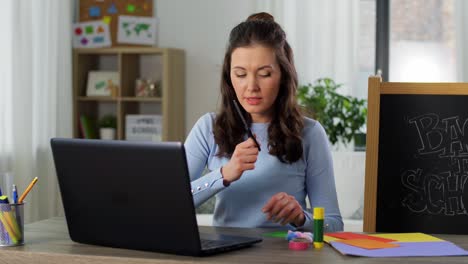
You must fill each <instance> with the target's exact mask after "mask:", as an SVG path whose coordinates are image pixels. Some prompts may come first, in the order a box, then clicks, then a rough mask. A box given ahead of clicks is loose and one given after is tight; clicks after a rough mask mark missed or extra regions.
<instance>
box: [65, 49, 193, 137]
mask: <svg viewBox="0 0 468 264" xmlns="http://www.w3.org/2000/svg"><path fill="white" fill-rule="evenodd" d="M89 71H115V72H118V74H119V81H120V85H119V89H118V93H117V96H115V97H111V96H104V97H103V96H92V97H91V96H86V85H87V80H88V72H89ZM139 78H145V79H146V78H151V79H153V80H156V81H159V82H160V85H161V93H162V94H161V97H136V96H135V82H136V80H137V79H139ZM82 114H85V115H87V116H88V117H90V118H91V119H92V120H94V121H95V122H97V121H98V120H99V118H101V117H102V116H104V115H107V114H113V115H114V116H115V117H116V118H117V139H119V140H123V139H125V116H126V115H128V114H145V115H146V114H157V115H161V116H162V119H163V121H162V136H161V138H162V140H163V141H184V140H185V55H184V51H183V50H180V49H172V48H153V47H115V48H99V49H74V51H73V136H74V137H75V138H78V137H80V136H81V133H80V124H79V122H80V116H81V115H82Z"/></svg>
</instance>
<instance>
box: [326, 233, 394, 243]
mask: <svg viewBox="0 0 468 264" xmlns="http://www.w3.org/2000/svg"><path fill="white" fill-rule="evenodd" d="M325 235H327V236H331V237H336V238H339V239H346V240H348V239H369V240H375V241H380V242H396V240H393V239H390V238H385V237H374V236H369V235H364V234H356V233H352V232H336V233H325Z"/></svg>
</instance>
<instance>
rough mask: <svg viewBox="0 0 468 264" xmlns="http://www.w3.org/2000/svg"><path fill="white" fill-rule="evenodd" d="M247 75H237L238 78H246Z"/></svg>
mask: <svg viewBox="0 0 468 264" xmlns="http://www.w3.org/2000/svg"><path fill="white" fill-rule="evenodd" d="M246 75H247V74H236V77H237V78H244V77H245V76H246Z"/></svg>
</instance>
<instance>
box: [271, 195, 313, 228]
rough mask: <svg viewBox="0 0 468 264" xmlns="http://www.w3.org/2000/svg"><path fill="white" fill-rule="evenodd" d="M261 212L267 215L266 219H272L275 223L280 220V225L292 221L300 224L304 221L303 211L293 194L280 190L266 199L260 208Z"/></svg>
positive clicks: (297, 224) (296, 224)
mask: <svg viewBox="0 0 468 264" xmlns="http://www.w3.org/2000/svg"><path fill="white" fill-rule="evenodd" d="M262 212H263V213H265V214H267V215H268V218H267V219H268V220H270V219H273V221H274V222H275V223H277V222H279V221H281V225H286V224H288V223H292V224H294V225H295V226H302V225H304V222H305V216H304V212H303V211H302V207H301V205H300V204H299V202H298V201H297V200H296V198H294V196H292V195H289V194H287V193H285V192H280V193H277V194H275V195H273V197H271V199H270V200H269V201H268V203H266V205H265V206H263V208H262Z"/></svg>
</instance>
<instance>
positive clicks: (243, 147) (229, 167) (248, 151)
mask: <svg viewBox="0 0 468 264" xmlns="http://www.w3.org/2000/svg"><path fill="white" fill-rule="evenodd" d="M257 156H258V148H257V145H256V144H255V142H254V140H253V139H252V138H248V139H247V140H246V141H244V142H241V143H239V144H237V146H236V149H235V150H234V153H232V157H231V160H229V162H228V163H227V164H226V165H224V166H223V167H222V168H221V174H222V175H223V179H224V180H226V181H228V182H229V183H231V182H234V181H237V180H238V179H240V177H241V176H242V173H243V172H244V171H246V170H253V169H254V168H255V162H256V161H257Z"/></svg>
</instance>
